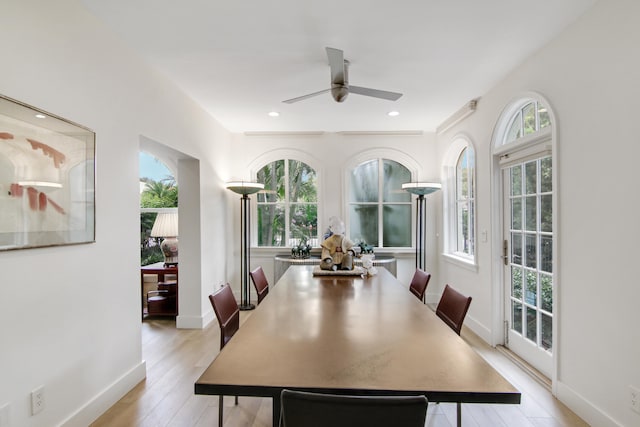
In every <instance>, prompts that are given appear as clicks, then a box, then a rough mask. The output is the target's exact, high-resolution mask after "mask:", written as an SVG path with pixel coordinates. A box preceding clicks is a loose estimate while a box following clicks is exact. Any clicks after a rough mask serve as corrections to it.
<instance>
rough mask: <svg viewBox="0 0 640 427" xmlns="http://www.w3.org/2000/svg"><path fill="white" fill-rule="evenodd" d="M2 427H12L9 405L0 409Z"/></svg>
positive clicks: (0, 424) (0, 426)
mask: <svg viewBox="0 0 640 427" xmlns="http://www.w3.org/2000/svg"><path fill="white" fill-rule="evenodd" d="M0 427H10V424H9V404H8V403H6V404H5V405H3V406H1V407H0Z"/></svg>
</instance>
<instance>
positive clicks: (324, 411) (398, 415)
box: [280, 389, 428, 427]
mask: <svg viewBox="0 0 640 427" xmlns="http://www.w3.org/2000/svg"><path fill="white" fill-rule="evenodd" d="M281 405H282V410H281V416H280V427H326V426H331V427H365V426H366V427H388V426H403V427H424V423H425V420H426V417H427V406H428V401H427V398H426V397H425V396H347V395H333V394H321V393H308V392H303V391H294V390H287V389H285V390H282V394H281Z"/></svg>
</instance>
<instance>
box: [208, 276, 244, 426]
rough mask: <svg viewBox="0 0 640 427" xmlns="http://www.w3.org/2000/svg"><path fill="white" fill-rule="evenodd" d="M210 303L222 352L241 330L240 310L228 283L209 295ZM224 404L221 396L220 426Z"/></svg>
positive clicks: (236, 399)
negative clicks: (215, 318) (218, 325)
mask: <svg viewBox="0 0 640 427" xmlns="http://www.w3.org/2000/svg"><path fill="white" fill-rule="evenodd" d="M209 301H211V305H212V306H213V311H214V312H215V313H216V317H217V318H218V323H219V324H220V350H222V349H223V348H224V346H225V345H227V343H228V342H229V340H230V339H231V337H233V335H234V334H235V333H236V332H237V331H238V329H240V309H239V308H238V302H237V301H236V298H235V297H234V296H233V292H232V291H231V286H229V284H228V283H227V284H226V285H224V286H223V287H222V288H220V289H218V290H217V291H215V292H214V293H212V294H211V295H209ZM222 404H223V396H222V395H220V399H219V408H218V425H219V426H222ZM235 404H236V405H237V404H238V396H236V397H235Z"/></svg>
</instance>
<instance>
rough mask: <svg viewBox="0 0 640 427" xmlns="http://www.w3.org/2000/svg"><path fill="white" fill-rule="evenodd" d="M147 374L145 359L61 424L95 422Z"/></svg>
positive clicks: (75, 425)
mask: <svg viewBox="0 0 640 427" xmlns="http://www.w3.org/2000/svg"><path fill="white" fill-rule="evenodd" d="M146 376H147V366H146V362H145V361H144V360H143V361H142V362H140V363H139V364H138V365H136V366H134V367H133V368H132V369H131V370H129V372H127V373H126V374H124V375H123V376H121V377H120V378H118V379H117V380H116V381H115V382H113V383H112V384H111V385H110V386H109V387H107V388H106V389H104V390H103V391H102V392H101V393H100V394H98V395H97V396H95V397H94V398H92V399H91V400H90V401H89V402H87V403H86V404H85V405H84V406H82V407H81V408H80V409H78V410H77V411H76V412H74V413H73V414H71V415H70V416H69V418H67V419H66V420H64V421H63V422H62V423H61V424H60V425H61V426H63V427H86V426H88V425H90V424H91V423H92V422H94V421H95V420H96V419H97V418H98V417H99V416H100V415H102V414H103V413H104V412H105V411H106V410H107V409H109V408H111V407H112V406H113V405H114V404H115V403H116V402H117V401H118V400H120V399H122V397H123V396H124V395H125V394H127V393H128V392H129V391H130V390H131V389H132V388H134V387H135V386H136V385H137V384H138V383H139V382H140V381H142V380H144V379H145V378H146Z"/></svg>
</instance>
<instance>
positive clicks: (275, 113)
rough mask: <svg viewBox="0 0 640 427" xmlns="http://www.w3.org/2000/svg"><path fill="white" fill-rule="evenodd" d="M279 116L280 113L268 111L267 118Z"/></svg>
mask: <svg viewBox="0 0 640 427" xmlns="http://www.w3.org/2000/svg"><path fill="white" fill-rule="evenodd" d="M279 115H280V113H278V112H277V111H270V112H269V117H278V116H279Z"/></svg>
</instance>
